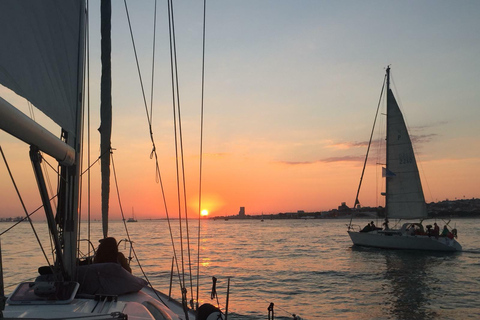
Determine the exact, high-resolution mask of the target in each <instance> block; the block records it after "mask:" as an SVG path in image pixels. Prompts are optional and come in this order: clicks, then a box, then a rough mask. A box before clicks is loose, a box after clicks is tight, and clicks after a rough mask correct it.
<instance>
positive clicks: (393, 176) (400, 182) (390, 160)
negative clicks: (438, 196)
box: [348, 67, 462, 251]
mask: <svg viewBox="0 0 480 320" xmlns="http://www.w3.org/2000/svg"><path fill="white" fill-rule="evenodd" d="M385 79H386V94H387V99H386V100H387V131H386V132H387V137H386V143H387V147H386V167H385V168H383V170H382V176H383V177H385V179H386V183H385V185H386V189H385V193H384V194H383V195H385V223H384V225H385V228H384V229H383V230H382V228H376V227H375V228H366V229H363V230H354V229H355V228H354V227H353V225H352V221H350V224H349V226H348V234H349V235H350V238H351V239H352V242H353V244H354V245H359V246H367V247H377V248H385V249H410V250H430V251H461V250H462V247H461V245H460V244H459V243H458V242H457V240H456V239H455V238H456V230H455V229H453V230H451V231H450V233H449V234H447V235H444V236H441V235H439V234H438V231H437V233H435V232H433V230H432V231H431V230H430V227H431V226H427V227H429V228H428V230H425V229H424V227H423V225H422V221H423V220H424V219H426V218H427V217H428V215H427V209H426V204H425V198H424V194H423V189H422V184H421V181H420V175H419V172H418V167H417V162H416V160H415V154H414V150H413V147H412V142H411V139H410V136H409V134H408V130H407V127H406V125H405V121H404V118H403V115H402V113H401V111H400V109H399V107H398V104H397V102H396V100H395V97H394V95H393V92H392V90H391V89H390V67H388V68H387V71H386V76H385ZM367 156H368V151H367ZM365 163H366V161H365ZM362 178H363V173H362ZM361 180H362V179H360V185H361ZM359 191H360V186H359V189H358V192H357V196H356V199H355V207H356V206H357V204H359V200H358V196H359ZM389 219H390V220H393V219H399V220H404V219H408V220H413V219H418V220H419V221H416V222H404V223H403V225H402V226H401V227H400V228H399V229H390V228H389V227H388V222H389ZM372 229H373V230H372ZM437 230H438V229H437Z"/></svg>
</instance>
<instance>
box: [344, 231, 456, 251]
mask: <svg viewBox="0 0 480 320" xmlns="http://www.w3.org/2000/svg"><path fill="white" fill-rule="evenodd" d="M348 234H349V235H350V238H351V239H352V242H353V244H354V245H357V246H365V247H374V248H383V249H405V250H427V251H462V246H461V245H460V244H459V243H458V242H457V241H456V240H455V239H449V238H447V237H438V238H436V237H434V236H431V237H429V236H424V235H415V236H412V235H409V234H406V233H402V232H383V231H371V232H355V231H348Z"/></svg>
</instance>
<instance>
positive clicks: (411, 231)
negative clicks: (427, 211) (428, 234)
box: [408, 224, 428, 236]
mask: <svg viewBox="0 0 480 320" xmlns="http://www.w3.org/2000/svg"><path fill="white" fill-rule="evenodd" d="M427 228H428V226H427ZM408 231H409V232H410V234H411V235H412V236H414V235H415V233H416V232H417V231H416V230H415V225H414V224H412V225H411V226H410V229H408Z"/></svg>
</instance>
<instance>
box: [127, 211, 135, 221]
mask: <svg viewBox="0 0 480 320" xmlns="http://www.w3.org/2000/svg"><path fill="white" fill-rule="evenodd" d="M127 222H137V219H135V212H134V211H133V208H132V216H131V217H130V218H128V220H127Z"/></svg>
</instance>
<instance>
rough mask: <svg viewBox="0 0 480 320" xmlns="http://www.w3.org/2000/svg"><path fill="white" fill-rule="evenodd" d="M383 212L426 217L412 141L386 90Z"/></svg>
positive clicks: (406, 216)
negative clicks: (386, 172)
mask: <svg viewBox="0 0 480 320" xmlns="http://www.w3.org/2000/svg"><path fill="white" fill-rule="evenodd" d="M387 171H388V172H391V175H390V176H387V199H386V200H387V203H386V207H387V215H388V217H389V218H394V219H413V218H426V217H427V209H426V205H425V198H424V195H423V189H422V184H421V181H420V175H419V173H418V167H417V162H416V160H415V154H414V152H413V147H412V142H411V140H410V136H409V135H408V131H407V127H406V125H405V121H404V119H403V115H402V113H401V111H400V109H399V107H398V104H397V101H396V100H395V97H394V95H393V93H392V91H391V90H390V89H389V90H388V93H387Z"/></svg>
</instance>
